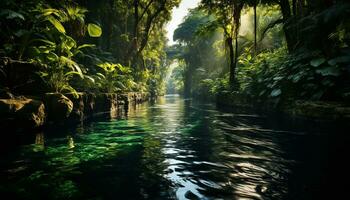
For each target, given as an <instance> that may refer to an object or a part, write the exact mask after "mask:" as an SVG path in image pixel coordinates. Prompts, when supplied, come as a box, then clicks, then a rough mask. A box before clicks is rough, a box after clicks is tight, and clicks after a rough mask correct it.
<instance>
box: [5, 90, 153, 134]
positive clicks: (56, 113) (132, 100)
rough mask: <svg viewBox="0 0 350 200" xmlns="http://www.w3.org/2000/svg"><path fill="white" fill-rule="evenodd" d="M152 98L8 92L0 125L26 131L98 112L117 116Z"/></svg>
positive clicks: (111, 94) (142, 95)
mask: <svg viewBox="0 0 350 200" xmlns="http://www.w3.org/2000/svg"><path fill="white" fill-rule="evenodd" d="M148 99H149V94H148V93H138V92H130V93H125V94H115V93H102V94H88V93H79V94H78V96H76V95H73V94H60V93H46V94H45V95H43V96H41V97H29V96H19V97H14V96H9V98H3V99H0V125H1V127H2V128H3V129H5V130H15V131H24V130H32V129H37V128H40V127H43V126H44V125H48V124H66V123H77V122H82V121H84V120H85V119H87V118H89V117H92V116H94V115H98V114H109V115H110V117H112V118H114V117H116V116H118V114H119V113H120V112H123V111H124V110H125V109H128V106H129V104H139V103H142V102H145V101H147V100H148Z"/></svg>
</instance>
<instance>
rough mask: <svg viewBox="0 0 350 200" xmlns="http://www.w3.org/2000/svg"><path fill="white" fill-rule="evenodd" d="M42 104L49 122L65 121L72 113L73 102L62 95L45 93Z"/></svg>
mask: <svg viewBox="0 0 350 200" xmlns="http://www.w3.org/2000/svg"><path fill="white" fill-rule="evenodd" d="M44 102H45V106H46V110H47V116H48V119H49V120H53V121H62V120H65V119H67V118H68V117H69V115H70V114H71V113H72V111H73V102H72V101H71V100H70V99H69V98H68V97H66V96H64V95H63V94H59V93H47V94H45V97H44Z"/></svg>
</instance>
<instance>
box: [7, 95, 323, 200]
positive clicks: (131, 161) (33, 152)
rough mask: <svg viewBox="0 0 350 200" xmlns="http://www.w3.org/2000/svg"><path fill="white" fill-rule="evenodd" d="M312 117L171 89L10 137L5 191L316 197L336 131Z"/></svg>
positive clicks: (26, 194) (44, 195)
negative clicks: (79, 121) (111, 113)
mask: <svg viewBox="0 0 350 200" xmlns="http://www.w3.org/2000/svg"><path fill="white" fill-rule="evenodd" d="M305 123H306V122H297V121H294V120H292V119H289V118H287V117H280V116H274V115H273V116H271V115H268V114H261V113H260V114H259V113H257V112H253V111H249V110H245V109H232V110H229V109H220V108H217V107H216V106H215V105H213V104H205V103H196V102H193V101H191V100H185V99H182V98H180V97H178V96H166V97H162V98H160V99H158V100H157V102H156V103H153V104H152V103H144V104H142V105H137V106H131V107H130V109H129V111H128V113H127V114H126V115H124V116H121V117H120V118H118V119H108V118H106V117H98V118H95V119H94V120H92V121H90V122H86V123H85V124H84V125H80V126H77V127H70V128H66V127H58V128H57V127H55V128H49V129H46V130H44V131H42V132H38V133H36V134H31V133H21V134H19V135H16V137H14V138H12V137H9V138H7V139H6V140H4V139H3V140H2V142H1V143H2V148H1V150H2V151H1V161H0V163H1V167H0V170H1V171H0V173H1V180H0V193H1V194H2V195H10V197H12V198H11V199H242V200H243V199H317V198H318V197H319V196H320V194H321V191H322V188H323V186H324V184H325V183H327V178H328V177H327V176H328V174H327V173H328V171H327V169H328V165H327V163H329V160H328V159H329V156H328V155H329V148H330V144H329V141H330V139H329V130H327V129H321V128H319V127H318V126H315V124H313V125H312V126H311V125H310V126H305V125H304V124H305ZM307 124H310V123H309V122H307ZM2 135H3V137H4V135H10V133H9V132H7V133H4V132H3V133H2Z"/></svg>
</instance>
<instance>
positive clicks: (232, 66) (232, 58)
mask: <svg viewBox="0 0 350 200" xmlns="http://www.w3.org/2000/svg"><path fill="white" fill-rule="evenodd" d="M232 40H233V39H232V38H231V37H229V38H227V39H226V43H227V46H228V48H229V56H230V86H231V87H232V86H233V84H234V81H235V68H236V65H235V56H234V49H233V41H232Z"/></svg>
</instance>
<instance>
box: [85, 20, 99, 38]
mask: <svg viewBox="0 0 350 200" xmlns="http://www.w3.org/2000/svg"><path fill="white" fill-rule="evenodd" d="M87 29H88V32H89V35H90V37H100V36H101V35H102V29H101V27H100V26H98V25H96V24H91V23H90V24H88V27H87Z"/></svg>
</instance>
